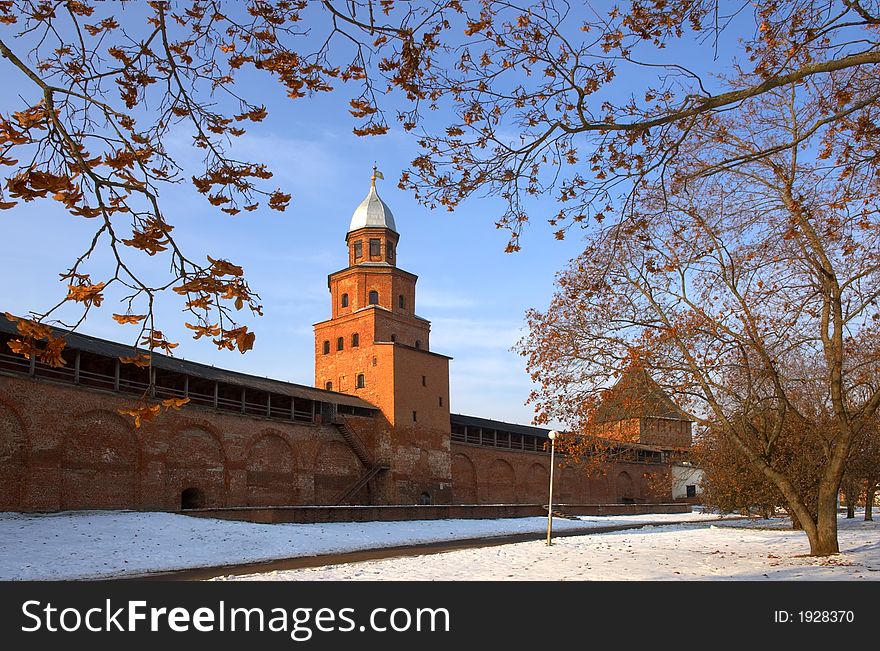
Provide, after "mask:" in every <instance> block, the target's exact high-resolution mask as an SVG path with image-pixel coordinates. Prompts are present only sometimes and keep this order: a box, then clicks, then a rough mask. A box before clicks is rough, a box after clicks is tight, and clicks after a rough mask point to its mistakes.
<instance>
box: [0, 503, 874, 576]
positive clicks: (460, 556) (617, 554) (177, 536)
mask: <svg viewBox="0 0 880 651" xmlns="http://www.w3.org/2000/svg"><path fill="white" fill-rule="evenodd" d="M679 521H688V522H691V523H693V524H684V525H665V526H659V527H648V528H645V529H640V530H632V531H625V532H616V533H605V534H596V535H592V536H583V537H580V536H579V537H568V538H558V539H556V541H555V544H554V545H553V546H552V547H550V548H548V547H547V546H546V545H544V544H543V543H542V542H528V543H520V544H512V545H503V546H496V547H486V548H481V549H469V550H460V551H454V552H445V553H442V554H435V555H424V556H412V557H398V558H392V559H387V560H381V561H368V562H362V563H351V564H347V565H339V566H326V567H316V568H311V569H303V570H291V571H283V572H272V573H264V574H259V575H251V576H248V577H236V578H250V579H284V580H288V579H290V580H314V579H389V580H410V579H495V580H497V579H525V580H527V579H571V580H584V579H677V578H687V579H706V578H709V579H723V578H733V579H762V578H770V579H798V578H806V579H856V578H866V579H877V578H880V543H878V537H880V536H878V534H880V527H878V525H877V524H876V523H873V522H867V523H865V522H862V521H860V520H850V521H846V520H841V526H842V530H841V548H842V549H843V550H844V553H843V554H841V555H839V556H835V557H831V558H829V559H822V560H820V559H811V558H808V557H804V556H802V555H803V554H806V553H807V551H808V548H807V544H806V537H805V536H804V535H803V534H802V533H797V532H792V531H786V530H784V529H782V527H784V526H785V522H784V521H781V520H780V521H772V522H768V521H759V522H755V521H749V522H746V521H742V520H736V521H722V520H720V519H719V518H718V516H716V515H712V514H702V513H691V514H670V515H640V516H614V517H583V518H581V519H579V520H576V521H575V520H560V519H556V520H554V530H555V531H563V530H572V529H581V530H586V529H591V528H596V527H602V526H608V525H618V524H639V523H644V522H679ZM755 527H762V528H755ZM545 528H546V520H545V519H543V518H517V519H508V520H433V521H417V522H367V523H334V524H309V525H306V524H272V525H264V524H253V523H247V522H228V521H223V520H208V519H201V518H191V517H187V516H182V515H175V514H171V513H139V512H127V511H110V512H107V511H91V512H69V513H56V514H40V515H34V514H16V513H0V579H74V578H99V577H110V576H120V575H131V574H143V573H146V572H153V571H161V570H173V569H184V568H194V567H205V566H218V565H225V564H240V563H248V562H254V561H262V560H272V559H279V558H291V557H301V556H313V555H316V554H328V553H335V552H348V551H356V550H362V549H373V548H379V547H392V546H399V545H407V544H414V543H423V542H439V541H447V540H457V539H462V538H476V537H481V536H497V535H505V534H514V533H525V532H541V531H543V530H545Z"/></svg>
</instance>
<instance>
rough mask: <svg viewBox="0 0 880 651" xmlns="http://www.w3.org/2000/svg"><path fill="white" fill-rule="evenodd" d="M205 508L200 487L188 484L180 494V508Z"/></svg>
mask: <svg viewBox="0 0 880 651" xmlns="http://www.w3.org/2000/svg"><path fill="white" fill-rule="evenodd" d="M203 508H205V493H204V491H202V489H201V488H195V487H194V486H190V487H189V488H185V489H184V490H183V492H182V493H181V494H180V510H181V511H186V510H188V509H203Z"/></svg>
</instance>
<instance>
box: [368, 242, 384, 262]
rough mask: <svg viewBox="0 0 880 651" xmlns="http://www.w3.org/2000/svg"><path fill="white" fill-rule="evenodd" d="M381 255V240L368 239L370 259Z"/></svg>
mask: <svg viewBox="0 0 880 651" xmlns="http://www.w3.org/2000/svg"><path fill="white" fill-rule="evenodd" d="M381 255H382V240H376V239H372V238H371V239H370V257H371V258H378V257H380V256H381Z"/></svg>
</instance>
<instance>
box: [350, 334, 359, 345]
mask: <svg viewBox="0 0 880 651" xmlns="http://www.w3.org/2000/svg"><path fill="white" fill-rule="evenodd" d="M360 345H361V336H360V335H359V334H358V333H356V332H355V333H354V334H353V335H351V347H352V348H357V347H358V346H360Z"/></svg>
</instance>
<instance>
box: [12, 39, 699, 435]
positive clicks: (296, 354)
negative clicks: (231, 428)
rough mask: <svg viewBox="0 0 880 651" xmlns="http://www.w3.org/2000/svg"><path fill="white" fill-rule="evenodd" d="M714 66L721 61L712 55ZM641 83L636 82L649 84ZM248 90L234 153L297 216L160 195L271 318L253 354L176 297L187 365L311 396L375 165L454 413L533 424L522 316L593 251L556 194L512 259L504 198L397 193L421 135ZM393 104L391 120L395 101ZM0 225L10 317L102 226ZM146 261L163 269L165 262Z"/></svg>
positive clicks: (258, 88) (109, 332)
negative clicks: (211, 331) (239, 272)
mask: <svg viewBox="0 0 880 651" xmlns="http://www.w3.org/2000/svg"><path fill="white" fill-rule="evenodd" d="M4 31H5V32H6V30H4ZM5 35H6V34H5ZM679 54H680V52H679ZM705 64H706V65H709V66H711V65H712V62H711V54H709V56H708V57H707V58H706V59H705ZM0 80H2V82H3V85H4V91H5V93H4V95H5V99H4V101H3V103H2V104H3V107H2V109H0V112H3V113H8V112H9V111H11V110H19V109H20V108H22V107H24V106H25V102H23V101H22V100H20V99H18V96H19V95H20V96H21V97H22V98H24V99H25V100H26V101H27V102H32V101H34V99H35V98H36V93H35V89H34V88H33V87H32V86H29V85H28V84H27V82H26V81H25V80H24V78H23V76H22V75H21V73H20V72H19V71H17V70H15V69H13V68H12V67H11V66H10V65H9V64H8V63H7V62H5V61H2V62H0ZM633 81H634V82H635V85H638V81H639V80H637V79H636V78H633ZM241 90H243V91H244V92H245V94H246V95H248V96H249V97H250V98H251V99H252V100H254V99H256V100H258V101H261V102H264V103H265V104H266V105H267V106H268V108H269V118H268V119H267V120H266V121H264V122H262V123H260V124H257V125H253V126H251V127H250V128H249V132H248V134H247V135H246V136H244V137H242V138H240V139H238V140H236V144H235V148H234V149H233V150H232V153H233V154H234V155H236V156H237V157H239V158H240V159H245V160H248V159H250V160H254V161H256V162H264V163H266V164H267V165H268V167H269V168H270V169H271V170H272V171H273V172H274V173H275V178H274V179H273V181H272V185H273V186H274V185H276V184H277V185H279V186H281V187H282V188H283V189H284V190H285V191H287V192H290V193H291V194H292V195H293V200H292V202H291V204H290V207H289V208H288V209H287V211H286V212H284V213H276V212H274V211H269V210H265V209H263V208H261V209H260V210H258V211H256V212H254V213H242V214H241V215H238V216H236V217H230V216H228V215H225V214H223V213H221V212H219V211H218V210H217V209H216V208H213V207H212V206H210V205H209V204H208V203H207V201H206V200H205V199H204V198H203V197H202V196H201V195H198V194H197V193H196V192H195V190H194V189H193V188H192V186H191V185H189V184H183V185H180V186H176V187H166V188H164V189H163V192H162V195H161V196H160V199H161V201H162V202H163V205H164V207H165V211H166V216H167V219H168V220H169V221H170V222H171V223H172V224H174V225H175V227H176V230H175V235H176V236H177V238H178V241H179V242H180V243H181V244H183V245H184V246H185V248H186V250H188V251H189V253H190V254H191V255H193V256H194V257H201V256H203V254H210V255H211V256H213V257H215V258H216V257H222V258H226V259H230V260H232V261H234V262H235V263H237V264H241V265H243V266H244V267H245V270H246V273H247V276H248V278H249V281H250V283H251V286H252V288H253V289H255V290H256V291H257V292H258V293H259V294H260V295H261V298H262V303H263V305H264V306H265V316H263V317H262V318H245V319H244V323H246V324H247V325H249V326H250V327H251V328H252V329H253V330H255V331H256V333H257V340H256V344H255V347H254V349H253V350H252V351H250V352H248V353H247V354H245V355H241V354H239V353H238V352H228V351H223V352H221V351H218V350H217V349H216V348H214V347H213V345H212V344H211V343H210V342H209V341H207V340H200V341H193V340H192V339H191V337H190V335H191V333H190V332H189V331H187V330H186V329H184V328H183V325H182V324H183V320H184V319H183V318H181V315H179V312H178V310H179V306H180V302H179V301H178V300H177V297H175V296H170V295H169V296H166V297H165V298H164V299H163V300H162V301H161V302H160V304H159V306H158V313H159V315H160V317H161V324H162V325H163V326H164V331H165V333H166V336H168V338H169V339H172V340H174V341H179V342H180V347H179V348H177V349H176V351H175V352H176V353H177V355H178V356H181V357H184V358H186V359H191V360H196V361H200V362H204V363H209V364H214V365H217V366H222V367H224V368H229V369H234V370H238V371H242V372H247V373H252V374H255V375H261V376H268V377H272V378H277V379H282V380H289V381H292V382H298V383H302V384H307V385H311V384H312V383H313V373H314V359H313V333H312V324H313V323H315V322H318V321H321V320H323V319H326V318H327V317H328V316H329V313H330V304H329V292H328V290H327V274H328V273H331V272H333V271H336V270H337V269H340V268H342V267H343V266H345V264H346V262H347V256H346V253H347V252H346V246H345V241H344V238H345V233H346V230H347V227H348V223H349V220H350V218H351V214H352V211H353V210H354V209H355V207H356V206H357V205H358V204H359V203H360V201H361V200H362V199H363V198H364V196H365V195H366V193H367V191H368V189H369V183H370V180H369V179H370V173H371V167H372V165H373V163H374V162H375V163H376V164H377V165H378V166H379V168H380V169H381V170H382V171H383V173H384V174H385V178H386V179H387V180H386V181H384V182H383V181H380V182H379V193H380V195H381V196H382V198H383V199H384V200H385V202H386V203H387V204H388V205H389V206H390V207H391V209H392V211H393V212H394V216H395V220H396V223H397V226H398V230H399V232H400V236H401V239H400V244H399V249H398V264H399V265H400V266H401V267H402V268H404V269H406V270H408V271H411V272H413V273H415V274H417V275H418V276H419V283H418V287H417V298H416V309H417V313H418V314H420V315H421V316H423V317H425V318H427V319H429V320H430V321H431V322H432V334H431V348H432V350H434V351H436V352H439V353H443V354H446V355H450V356H451V357H453V361H452V362H451V366H450V369H451V377H450V389H451V403H452V404H451V409H452V411H453V412H457V413H465V414H471V415H476V416H482V417H486V418H495V419H500V420H507V421H513V422H519V423H529V422H531V420H532V417H533V411H532V409H531V408H530V407H528V406H526V405H525V404H524V402H525V400H526V398H527V396H528V393H529V391H530V389H531V383H530V380H529V377H528V374H527V372H526V369H525V364H524V359H523V358H521V357H520V356H518V355H517V354H516V353H514V352H512V351H511V350H510V348H511V346H513V345H514V343H515V342H516V341H517V339H518V338H519V337H520V336H521V335H522V334H523V330H522V329H523V324H524V313H525V311H526V310H527V309H529V308H531V307H537V308H539V309H540V308H544V307H545V306H546V305H547V303H548V302H549V300H550V296H551V294H552V291H553V279H554V274H555V273H556V272H557V271H558V270H560V269H562V268H563V267H564V266H565V263H566V261H567V260H568V259H569V258H571V257H573V256H574V255H576V254H577V253H578V252H579V250H580V249H581V247H582V243H581V241H580V238H579V236H578V234H577V233H573V234H572V236H570V237H569V238H567V239H566V240H564V241H561V242H560V241H558V240H556V239H554V237H553V234H552V230H553V229H551V228H550V227H548V226H547V225H546V223H545V221H544V220H545V219H546V217H548V216H550V215H552V214H553V213H554V212H555V211H556V209H557V207H556V205H555V202H554V201H553V199H552V197H549V196H548V197H543V198H540V199H538V200H537V201H536V202H534V203H533V204H532V208H533V210H534V213H533V215H532V222H533V224H532V226H531V227H530V228H529V229H528V231H527V232H526V235H525V237H524V239H523V241H522V244H523V249H522V251H521V252H519V253H515V254H506V253H504V247H505V245H506V244H507V240H508V234H507V233H506V232H505V231H500V230H498V229H496V228H495V226H494V221H495V219H496V218H497V217H498V216H499V215H500V214H501V213H502V209H501V205H500V203H499V202H498V201H497V200H495V199H491V198H476V197H475V198H472V199H470V200H468V201H466V202H465V203H463V204H462V205H460V206H459V207H458V208H457V209H456V210H455V211H454V212H448V211H446V210H433V211H431V210H428V209H427V208H425V207H423V206H420V205H419V204H418V203H417V202H416V201H415V200H414V199H413V197H412V196H411V195H409V194H408V193H405V192H403V191H401V190H398V189H397V187H396V185H397V178H398V175H399V173H400V171H401V170H402V169H403V168H405V167H406V166H407V165H408V163H409V161H411V160H412V158H413V157H414V156H415V155H416V154H417V147H416V136H415V135H413V134H407V133H405V132H403V131H402V130H401V129H399V128H396V124H392V127H393V128H392V131H391V132H390V133H389V134H388V135H385V136H381V137H372V138H358V137H356V136H354V135H353V134H352V132H351V129H352V126H353V121H352V119H351V117H350V115H349V113H348V108H349V107H348V100H349V99H350V98H351V96H352V93H351V91H349V90H345V89H343V91H342V92H334V93H330V94H324V95H320V96H317V97H313V98H306V99H300V100H297V101H294V102H291V101H290V100H288V99H287V98H286V97H285V96H284V93H283V92H282V91H281V90H280V88H279V87H278V86H277V85H276V84H275V83H274V82H272V81H271V80H269V79H268V78H267V77H265V76H259V77H248V78H245V79H244V80H243V81H242V84H241ZM390 108H391V109H392V111H391V113H390V115H391V117H392V118H393V108H394V104H393V99H392V103H391V104H390ZM189 137H190V134H189V132H187V131H186V130H185V129H183V128H181V129H180V130H179V132H175V134H174V137H173V138H172V139H171V140H170V141H169V142H168V143H167V144H168V146H169V148H170V150H171V151H172V153H173V154H174V155H175V156H176V157H177V159H178V161H179V162H181V163H182V164H184V166H185V167H186V168H187V170H188V173H185V174H184V175H183V176H184V178H189V176H190V175H191V174H192V173H193V171H197V170H198V162H199V157H198V154H197V153H196V150H194V149H193V148H192V147H190V146H189V142H190V141H189ZM0 228H2V232H3V233H4V237H3V238H0V260H2V261H3V263H4V264H3V267H4V269H6V273H5V274H4V275H5V277H6V280H5V282H4V284H3V290H2V293H0V298H2V300H0V309H2V310H6V311H10V312H12V313H15V314H23V313H26V312H27V311H28V310H29V309H34V310H42V309H45V308H47V307H48V306H50V305H53V304H54V303H55V302H57V300H58V299H59V298H60V297H62V296H63V294H64V293H65V290H64V287H63V286H62V285H61V284H60V283H58V282H57V279H58V276H57V274H58V273H59V272H61V271H63V270H64V269H65V268H66V266H67V265H68V264H69V263H70V262H71V261H72V260H73V259H74V258H75V256H76V255H78V254H79V253H80V252H81V251H82V250H83V249H84V248H85V247H86V246H87V243H88V241H89V240H90V238H91V236H92V232H93V230H94V226H93V223H92V222H89V221H87V220H83V219H81V218H75V217H71V216H70V215H68V214H67V213H65V212H64V211H63V210H61V209H60V208H59V206H58V204H56V203H55V202H51V201H37V202H33V203H29V204H20V205H19V206H18V207H16V208H15V209H14V210H11V211H5V212H0ZM106 263H107V259H106V256H102V255H100V254H99V255H97V256H95V259H94V260H93V261H92V264H93V269H94V270H95V273H94V277H95V278H100V277H101V273H100V270H101V269H102V268H103V269H104V270H106V269H107V265H106ZM147 264H152V265H157V264H158V265H164V264H166V262H165V261H164V260H160V259H158V258H156V259H150V260H148V261H147ZM145 268H148V267H145ZM9 270H12V273H10V272H9ZM160 270H161V269H157V271H160ZM122 311H124V309H122V306H120V304H119V303H118V302H115V301H114V300H113V296H112V295H111V296H110V297H108V300H107V301H106V302H105V303H104V305H103V306H102V307H101V309H100V310H95V311H93V312H92V313H90V315H89V318H88V320H87V322H86V323H84V324H83V325H82V326H81V328H80V330H81V331H82V332H84V333H87V334H92V335H95V336H99V337H104V338H108V339H113V340H117V341H131V340H132V338H133V336H134V332H133V331H128V330H126V329H125V327H120V326H118V325H116V324H115V323H114V322H113V321H112V320H111V317H110V315H111V314H112V313H113V312H122ZM129 328H131V326H129Z"/></svg>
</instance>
